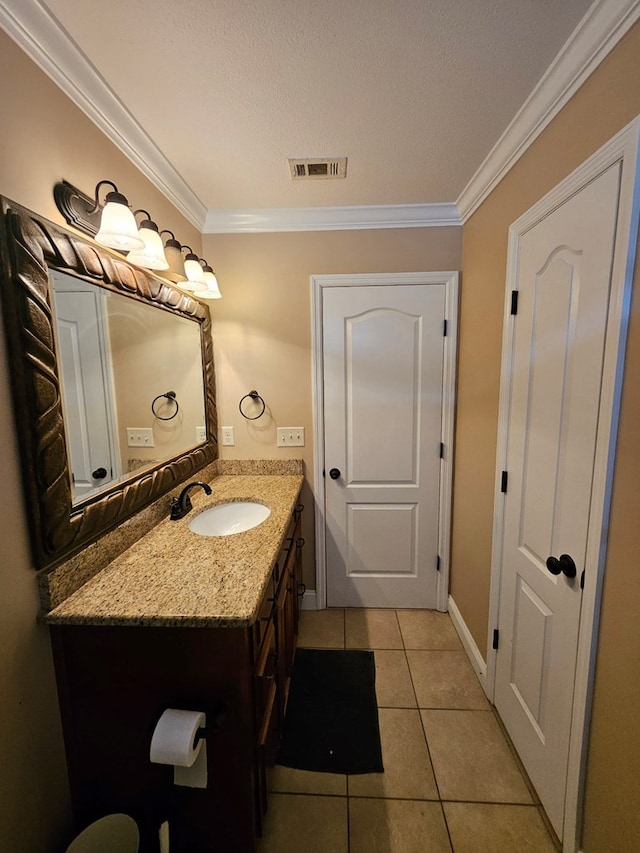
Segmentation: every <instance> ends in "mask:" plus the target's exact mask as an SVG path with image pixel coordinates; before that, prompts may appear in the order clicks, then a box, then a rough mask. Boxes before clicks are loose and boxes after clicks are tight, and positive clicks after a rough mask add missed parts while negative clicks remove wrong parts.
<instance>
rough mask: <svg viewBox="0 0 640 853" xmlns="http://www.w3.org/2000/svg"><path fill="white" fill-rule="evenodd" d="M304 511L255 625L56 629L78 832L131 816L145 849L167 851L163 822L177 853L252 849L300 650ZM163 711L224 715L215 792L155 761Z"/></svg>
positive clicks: (216, 746)
mask: <svg viewBox="0 0 640 853" xmlns="http://www.w3.org/2000/svg"><path fill="white" fill-rule="evenodd" d="M300 509H301V508H300V507H298V508H296V511H295V512H294V513H293V516H292V518H291V521H290V524H289V526H288V530H287V533H286V537H285V540H284V543H283V548H282V550H281V553H280V555H279V557H278V560H277V561H276V563H275V565H274V567H273V571H272V574H271V577H270V579H269V583H268V586H267V589H266V591H265V593H264V596H263V599H262V601H261V604H260V608H259V611H258V614H257V618H256V620H255V621H254V623H253V624H252V625H251V626H249V627H246V628H216V627H204V628H165V627H129V626H127V627H115V626H105V627H94V626H83V625H52V626H51V632H52V640H53V648H54V656H55V662H56V673H57V679H58V692H59V699H60V708H61V714H62V722H63V729H64V736H65V746H66V752H67V763H68V768H69V780H70V785H71V794H72V800H73V806H74V815H75V818H76V822H77V829H81V828H82V827H83V826H85V825H86V824H88V823H90V822H91V821H92V820H95V819H96V818H98V817H100V816H102V815H104V814H107V813H112V812H116V811H123V812H126V813H129V814H131V815H133V816H134V817H135V818H136V819H137V820H138V822H139V823H140V825H141V829H142V836H143V837H142V843H141V850H142V851H157V850H158V846H157V827H158V826H159V824H160V823H161V822H162V821H163V820H165V819H168V820H169V822H170V825H171V831H172V835H171V842H172V843H171V850H172V853H181V851H190V853H192V851H198V853H199V851H202V852H203V853H204V851H207V853H209V851H220V853H252V851H254V850H255V845H256V838H257V836H259V835H260V834H261V831H262V821H263V817H264V814H265V811H266V808H267V768H268V766H269V765H270V764H272V763H273V762H274V761H275V758H276V754H277V749H278V744H279V740H280V737H281V734H282V726H283V721H284V712H285V707H286V700H287V695H288V689H289V679H290V676H291V669H292V666H293V657H294V654H295V645H296V636H297V627H298V607H299V593H300V591H301V582H300V568H301V559H300V557H301V547H302V540H301V538H300ZM165 708H185V709H190V710H202V711H204V712H205V713H206V714H207V724H208V726H212V723H213V721H214V719H215V718H216V716H217V715H218V716H220V717H221V723H220V726H219V728H218V729H216V730H213V731H209V733H208V734H207V762H208V777H209V778H208V785H207V788H206V789H192V788H184V787H178V786H175V785H174V784H173V770H172V768H171V767H169V766H162V765H158V764H152V763H151V762H150V760H149V746H150V742H151V736H152V733H153V730H154V728H155V724H156V723H157V720H158V719H159V717H160V715H161V713H162V712H163V710H164V709H165ZM224 708H226V709H228V710H227V711H226V714H221V713H220V712H221V710H222V709H224Z"/></svg>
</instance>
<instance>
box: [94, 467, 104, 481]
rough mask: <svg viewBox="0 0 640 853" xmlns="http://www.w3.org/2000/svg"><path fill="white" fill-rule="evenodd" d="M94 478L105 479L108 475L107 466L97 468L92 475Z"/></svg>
mask: <svg viewBox="0 0 640 853" xmlns="http://www.w3.org/2000/svg"><path fill="white" fill-rule="evenodd" d="M91 476H92V477H93V479H94V480H103V479H104V478H105V477H106V476H107V469H106V468H96V470H95V471H94V472H93V474H92V475H91Z"/></svg>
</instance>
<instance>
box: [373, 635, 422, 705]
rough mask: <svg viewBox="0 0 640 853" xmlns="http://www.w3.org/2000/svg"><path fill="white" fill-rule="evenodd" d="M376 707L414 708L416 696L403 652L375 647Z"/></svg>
mask: <svg viewBox="0 0 640 853" xmlns="http://www.w3.org/2000/svg"><path fill="white" fill-rule="evenodd" d="M373 654H374V657H375V660H376V697H377V700H378V708H415V707H416V696H415V693H414V691H413V684H412V683H411V675H410V674H409V666H408V664H407V658H406V656H405V653H404V652H400V651H395V650H390V649H376V650H375V652H374V653H373Z"/></svg>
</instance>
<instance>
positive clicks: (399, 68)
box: [46, 0, 590, 209]
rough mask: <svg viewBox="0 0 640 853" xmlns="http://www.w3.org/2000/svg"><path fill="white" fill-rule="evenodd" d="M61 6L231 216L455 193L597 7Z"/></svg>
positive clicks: (57, 10)
mask: <svg viewBox="0 0 640 853" xmlns="http://www.w3.org/2000/svg"><path fill="white" fill-rule="evenodd" d="M46 5H47V6H48V7H49V9H50V10H51V12H52V13H53V14H54V15H55V16H56V17H57V18H58V20H59V21H60V22H61V24H62V25H63V26H64V28H65V29H66V30H67V31H68V33H69V34H70V35H71V37H72V38H73V39H74V40H75V42H76V43H77V45H78V46H79V47H80V49H81V50H82V51H83V52H84V53H85V54H86V55H87V56H88V57H89V59H90V60H91V62H92V63H93V64H94V65H95V67H96V68H97V70H98V71H99V72H100V74H102V76H103V77H104V79H105V80H106V82H107V83H108V84H109V86H110V87H111V88H112V89H113V91H114V92H115V93H116V94H117V96H118V97H119V98H120V100H121V101H122V102H123V104H124V105H125V106H126V107H127V108H128V109H129V110H130V112H131V113H132V114H133V115H134V116H135V117H136V119H137V120H138V121H139V122H140V124H141V125H142V127H143V128H144V129H145V130H146V132H147V133H148V134H149V135H150V136H151V138H152V139H153V140H154V141H155V142H156V144H157V145H158V147H159V148H160V150H161V151H162V152H163V153H164V155H165V156H166V157H167V159H168V160H169V161H170V162H171V163H172V164H173V166H174V167H175V168H176V169H177V171H178V172H179V173H180V175H181V176H182V177H183V178H184V180H185V181H186V182H187V183H188V184H189V185H190V186H191V188H192V189H193V190H194V191H195V192H196V194H197V195H198V196H199V197H200V199H201V200H202V201H203V202H204V205H205V206H206V207H207V208H210V209H215V208H280V207H314V206H325V205H328V206H333V205H380V204H382V205H385V204H423V203H433V202H446V201H454V200H455V199H456V198H457V197H458V195H459V194H460V192H461V190H462V189H463V188H464V186H465V184H466V183H467V182H468V180H469V179H470V178H471V176H472V175H473V173H474V172H475V171H476V169H477V168H478V167H479V166H480V164H481V162H482V161H483V159H484V158H485V156H486V155H487V153H488V152H489V150H490V149H491V147H492V146H493V144H494V143H495V142H496V140H497V139H498V138H499V136H500V135H501V133H502V132H503V130H504V129H505V128H506V126H507V125H508V124H509V122H510V121H511V119H512V118H513V116H514V114H515V113H516V111H517V110H518V108H519V107H520V106H521V105H522V103H523V102H524V100H525V99H526V97H527V96H528V95H529V94H530V92H531V90H532V89H533V88H534V86H535V85H536V83H537V82H538V80H539V79H540V77H541V76H542V75H543V73H544V72H545V70H546V69H547V67H548V66H549V65H550V63H551V62H552V60H553V58H554V57H555V55H556V54H557V52H558V51H559V50H560V48H561V47H562V45H563V44H564V42H565V41H566V40H567V38H568V37H569V35H570V34H571V32H572V30H573V29H574V28H575V27H576V25H577V24H578V22H579V21H580V19H581V18H582V16H583V15H584V13H585V12H586V10H587V9H588V7H589V5H590V0H561V2H560V0H316V2H313V3H312V2H309V0H263V2H255V0H252V2H248V0H171V1H170V2H169V0H135V2H131V0H109V2H106V3H97V2H87V0H46ZM314 156H330V157H332V156H347V157H348V158H349V163H348V174H347V179H346V180H345V181H313V182H304V183H301V182H295V183H294V182H293V181H291V179H290V177H289V172H288V169H287V158H288V157H314Z"/></svg>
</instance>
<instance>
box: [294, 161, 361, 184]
mask: <svg viewBox="0 0 640 853" xmlns="http://www.w3.org/2000/svg"><path fill="white" fill-rule="evenodd" d="M289 171H290V172H291V177H292V179H293V180H294V181H317V180H324V181H326V180H329V179H331V178H346V177H347V158H346V157H329V158H323V157H314V158H313V159H309V160H291V159H290V160H289Z"/></svg>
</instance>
